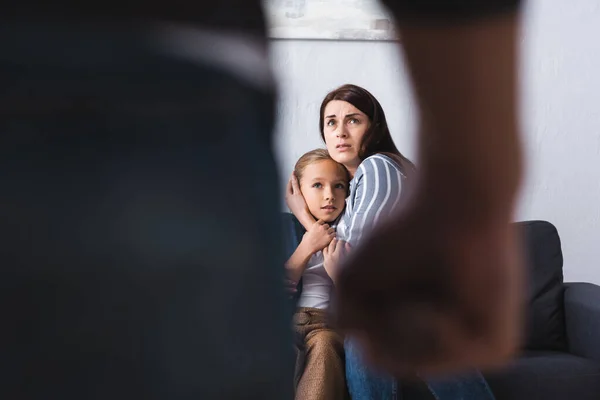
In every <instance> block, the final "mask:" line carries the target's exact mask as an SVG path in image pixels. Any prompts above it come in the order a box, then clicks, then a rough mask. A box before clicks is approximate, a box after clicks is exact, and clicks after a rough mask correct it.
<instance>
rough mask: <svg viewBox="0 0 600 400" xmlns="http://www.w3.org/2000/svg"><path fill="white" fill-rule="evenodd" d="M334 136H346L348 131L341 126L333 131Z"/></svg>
mask: <svg viewBox="0 0 600 400" xmlns="http://www.w3.org/2000/svg"><path fill="white" fill-rule="evenodd" d="M335 136H336V137H338V138H345V137H346V136H348V133H347V132H346V129H345V128H344V127H343V126H342V127H340V128H338V130H337V131H336V132H335Z"/></svg>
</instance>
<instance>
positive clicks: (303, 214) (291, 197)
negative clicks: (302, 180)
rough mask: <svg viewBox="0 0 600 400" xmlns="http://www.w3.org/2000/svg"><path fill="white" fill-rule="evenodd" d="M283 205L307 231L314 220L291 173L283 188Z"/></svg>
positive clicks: (294, 175)
mask: <svg viewBox="0 0 600 400" xmlns="http://www.w3.org/2000/svg"><path fill="white" fill-rule="evenodd" d="M285 204H287V206H288V208H289V209H290V211H291V212H292V214H294V215H295V216H296V218H298V221H300V223H301V224H302V226H304V228H305V229H306V230H307V231H308V230H309V229H310V227H311V226H312V225H313V223H314V222H315V219H314V217H313V216H312V214H311V213H310V211H309V210H308V206H307V205H306V200H304V196H302V191H301V190H300V185H299V184H298V178H297V177H296V174H295V173H294V172H292V175H291V176H290V180H289V181H288V183H287V186H286V188H285ZM319 250H321V249H319Z"/></svg>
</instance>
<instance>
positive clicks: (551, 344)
mask: <svg viewBox="0 0 600 400" xmlns="http://www.w3.org/2000/svg"><path fill="white" fill-rule="evenodd" d="M284 219H285V220H286V225H287V227H288V232H290V231H291V232H290V233H289V234H287V235H285V236H286V237H287V238H288V239H287V240H288V241H289V240H290V238H291V237H292V236H293V237H294V240H297V239H298V236H299V235H300V236H301V234H302V229H301V227H300V226H299V224H298V222H297V221H293V220H294V218H293V217H291V215H289V214H288V215H286V216H285V218H284ZM515 226H516V228H517V229H519V230H520V231H521V234H522V239H523V240H524V243H525V250H526V257H527V262H526V271H525V275H526V281H525V288H526V290H527V292H526V296H527V298H526V299H527V303H526V304H527V308H526V309H525V326H524V329H525V330H524V334H523V339H524V340H523V345H522V350H521V352H520V354H519V355H518V357H516V358H515V359H514V360H513V361H512V362H511V363H510V364H509V365H507V366H505V367H504V368H501V369H498V370H495V371H487V372H484V375H485V378H486V380H487V381H488V384H489V386H490V388H491V390H492V392H493V393H494V395H495V397H496V399H497V400H564V399H566V400H600V286H597V285H593V284H590V283H565V282H564V280H563V256H562V249H561V242H560V237H559V235H558V231H557V229H556V227H554V225H552V224H551V223H550V222H547V221H527V222H518V223H516V224H515ZM290 228H291V229H290ZM289 245H292V244H291V243H290V244H288V246H289ZM599 263H600V261H599ZM599 267H600V265H599ZM402 392H403V393H402V399H403V400H417V399H418V400H426V399H427V400H428V399H433V397H432V396H431V394H429V391H428V390H427V387H426V386H425V385H424V384H423V383H422V382H419V383H413V384H404V385H402ZM441 400H445V399H441ZM450 400H452V399H450ZM457 400H458V399H457Z"/></svg>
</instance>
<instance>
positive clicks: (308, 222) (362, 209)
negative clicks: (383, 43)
mask: <svg viewBox="0 0 600 400" xmlns="http://www.w3.org/2000/svg"><path fill="white" fill-rule="evenodd" d="M319 129H320V130H321V137H322V139H323V141H324V142H325V144H326V147H327V150H328V151H329V154H330V155H331V157H332V158H333V159H334V160H335V161H337V162H339V163H340V164H342V165H344V166H345V167H346V169H347V170H348V171H349V173H350V176H351V177H352V180H351V182H350V195H349V197H348V198H347V200H346V209H345V210H344V214H343V215H342V218H341V220H340V222H339V224H338V226H337V237H338V238H339V239H340V240H344V241H346V242H349V243H350V244H351V245H352V246H355V245H356V244H358V243H359V242H360V241H361V239H362V238H363V237H364V236H365V234H366V233H367V232H368V231H369V230H370V229H372V228H373V227H374V226H376V225H377V223H378V222H379V221H382V220H384V219H385V218H387V217H388V216H389V215H391V213H392V212H394V211H395V210H396V209H397V208H398V207H399V205H400V204H401V202H404V201H405V200H406V198H407V197H408V194H409V193H410V192H411V190H410V188H411V185H412V183H413V182H414V179H413V177H414V173H415V167H414V165H413V164H412V163H411V162H410V161H409V160H408V159H407V158H406V157H404V156H403V155H402V154H401V153H400V151H398V149H397V148H396V145H395V144H394V141H393V140H392V137H391V134H390V131H389V128H388V126H387V121H386V118H385V114H384V112H383V109H382V107H381V105H380V104H379V102H378V101H377V99H376V98H375V97H374V96H373V95H372V94H371V93H369V92H368V91H367V90H365V89H363V88H361V87H358V86H355V85H344V86H341V87H339V88H337V89H335V90H333V91H332V92H330V93H329V94H328V95H327V96H325V99H324V100H323V102H322V104H321V109H320V116H319ZM286 202H287V204H288V206H289V208H290V210H291V211H292V212H293V213H294V215H295V216H296V217H297V218H298V220H299V221H300V222H301V223H302V225H304V226H305V227H310V226H312V224H314V222H315V220H314V218H313V217H312V216H311V215H310V212H308V209H307V207H306V203H305V201H304V199H303V197H302V193H301V191H300V189H299V187H298V182H297V179H296V177H295V176H292V177H291V179H290V182H289V184H288V190H287V195H286ZM334 281H335V279H334ZM345 351H346V379H347V383H348V389H349V391H350V395H351V396H352V398H353V399H354V400H362V399H365V400H370V399H377V400H379V399H382V400H383V399H394V398H397V393H398V384H397V382H396V381H395V380H394V379H392V378H391V377H387V376H385V374H379V373H375V372H374V371H371V370H369V368H368V367H366V366H365V365H364V364H363V362H362V359H361V357H360V354H359V351H358V349H357V346H356V344H355V342H354V341H353V340H352V339H351V338H347V340H346V343H345ZM428 386H429V389H430V391H431V392H432V393H433V394H434V395H435V396H436V397H437V398H438V399H440V400H452V399H454V398H456V399H458V398H460V399H493V395H492V394H491V392H490V391H489V388H488V387H487V385H486V383H485V381H484V380H483V378H482V377H481V376H480V375H479V374H476V375H474V376H469V377H465V378H462V379H453V380H448V381H439V382H428Z"/></svg>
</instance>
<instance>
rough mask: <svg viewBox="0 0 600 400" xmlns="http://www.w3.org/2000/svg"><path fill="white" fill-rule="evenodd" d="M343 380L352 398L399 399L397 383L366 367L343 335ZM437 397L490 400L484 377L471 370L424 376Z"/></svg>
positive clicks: (373, 399) (450, 399) (355, 348)
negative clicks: (435, 377) (443, 376)
mask: <svg viewBox="0 0 600 400" xmlns="http://www.w3.org/2000/svg"><path fill="white" fill-rule="evenodd" d="M344 350H345V352H346V381H347V384H348V391H349V392H350V396H351V397H352V400H401V399H402V394H401V391H400V384H399V382H398V381H397V380H396V379H393V378H391V377H389V376H387V375H386V374H385V373H382V372H379V371H373V370H372V369H370V368H369V367H367V366H366V365H365V364H364V363H363V361H362V359H361V356H360V354H359V352H360V349H358V347H357V346H356V345H355V344H354V343H353V341H352V340H350V339H346V342H345V344H344ZM426 384H427V386H428V387H429V390H430V392H431V393H432V394H433V396H434V397H435V398H436V399H437V400H494V395H493V394H492V392H491V390H490V389H489V387H488V385H487V383H486V382H485V379H484V378H483V376H482V375H481V373H479V372H473V373H470V374H468V375H463V376H460V377H453V378H450V379H438V380H426Z"/></svg>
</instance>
